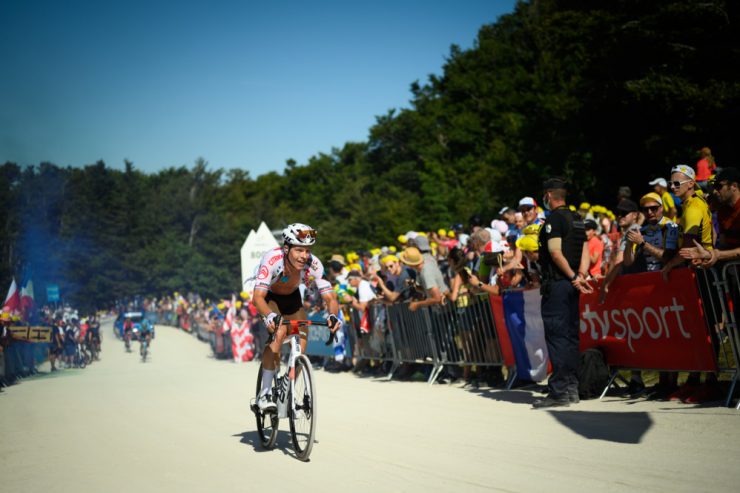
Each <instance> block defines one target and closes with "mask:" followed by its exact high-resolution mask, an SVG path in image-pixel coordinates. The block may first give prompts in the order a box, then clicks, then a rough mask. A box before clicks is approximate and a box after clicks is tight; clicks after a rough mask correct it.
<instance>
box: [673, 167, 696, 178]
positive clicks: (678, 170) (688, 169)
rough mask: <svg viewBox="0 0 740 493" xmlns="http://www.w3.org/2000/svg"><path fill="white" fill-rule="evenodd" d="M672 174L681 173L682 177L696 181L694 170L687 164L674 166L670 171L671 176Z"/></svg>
mask: <svg viewBox="0 0 740 493" xmlns="http://www.w3.org/2000/svg"><path fill="white" fill-rule="evenodd" d="M673 173H683V174H684V175H686V176H688V177H689V179H691V180H695V179H696V172H695V171H694V168H692V167H691V166H689V165H687V164H677V165H676V166H674V167H673V169H671V174H673Z"/></svg>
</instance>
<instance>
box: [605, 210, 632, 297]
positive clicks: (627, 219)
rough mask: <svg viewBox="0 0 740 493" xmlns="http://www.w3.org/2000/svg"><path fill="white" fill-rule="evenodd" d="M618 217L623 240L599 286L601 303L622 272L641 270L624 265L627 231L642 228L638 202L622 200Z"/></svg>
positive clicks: (628, 272)
mask: <svg viewBox="0 0 740 493" xmlns="http://www.w3.org/2000/svg"><path fill="white" fill-rule="evenodd" d="M617 218H618V221H619V229H620V230H621V231H622V236H621V240H620V242H619V249H618V250H617V252H616V255H614V260H613V263H612V264H611V265H612V267H611V268H610V269H609V272H608V273H607V275H606V278H605V279H604V282H603V283H602V284H601V287H600V288H599V301H600V302H601V303H603V302H604V300H605V299H606V295H607V293H608V292H609V285H610V284H611V283H612V282H614V279H616V277H617V276H618V275H620V274H630V273H633V272H639V270H638V268H637V267H636V266H634V264H632V265H624V251H625V250H626V249H627V248H628V245H627V232H628V231H630V230H633V229H640V225H639V224H638V223H637V220H638V218H639V210H638V208H637V204H635V203H634V202H632V201H631V200H629V199H624V200H622V201H621V202H620V203H619V205H618V206H617ZM633 247H634V244H632V245H630V246H629V248H633Z"/></svg>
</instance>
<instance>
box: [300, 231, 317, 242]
mask: <svg viewBox="0 0 740 493" xmlns="http://www.w3.org/2000/svg"><path fill="white" fill-rule="evenodd" d="M296 238H298V239H299V240H301V241H303V240H305V239H306V238H308V239H312V240H315V239H316V230H315V229H299V230H298V231H297V232H296Z"/></svg>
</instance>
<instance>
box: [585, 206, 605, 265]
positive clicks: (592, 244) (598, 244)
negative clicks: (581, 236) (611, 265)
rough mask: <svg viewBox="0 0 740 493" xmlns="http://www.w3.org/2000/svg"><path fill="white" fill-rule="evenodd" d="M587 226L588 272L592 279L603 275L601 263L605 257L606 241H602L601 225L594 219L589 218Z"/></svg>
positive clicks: (586, 222)
mask: <svg viewBox="0 0 740 493" xmlns="http://www.w3.org/2000/svg"><path fill="white" fill-rule="evenodd" d="M584 226H585V228H586V240H587V241H586V244H587V245H588V256H589V262H590V264H589V267H588V273H589V276H590V277H591V278H592V279H599V278H601V277H602V275H601V263H602V261H603V258H604V242H603V241H601V238H600V237H599V235H598V233H597V230H598V228H599V225H598V224H596V221H594V220H593V219H587V220H586V221H585V223H584Z"/></svg>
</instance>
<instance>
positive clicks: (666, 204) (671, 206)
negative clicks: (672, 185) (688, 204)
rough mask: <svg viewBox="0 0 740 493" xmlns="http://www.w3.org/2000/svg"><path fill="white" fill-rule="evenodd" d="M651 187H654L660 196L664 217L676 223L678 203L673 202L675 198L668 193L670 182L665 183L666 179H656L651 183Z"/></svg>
mask: <svg viewBox="0 0 740 493" xmlns="http://www.w3.org/2000/svg"><path fill="white" fill-rule="evenodd" d="M649 185H652V186H653V190H655V193H657V194H658V195H660V198H661V201H662V202H663V217H667V218H668V219H670V220H671V221H675V220H676V213H677V212H676V211H677V209H676V202H675V201H674V200H673V197H671V194H670V193H668V182H666V181H665V178H656V179H654V180H653V181H651V182H650V183H649Z"/></svg>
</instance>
